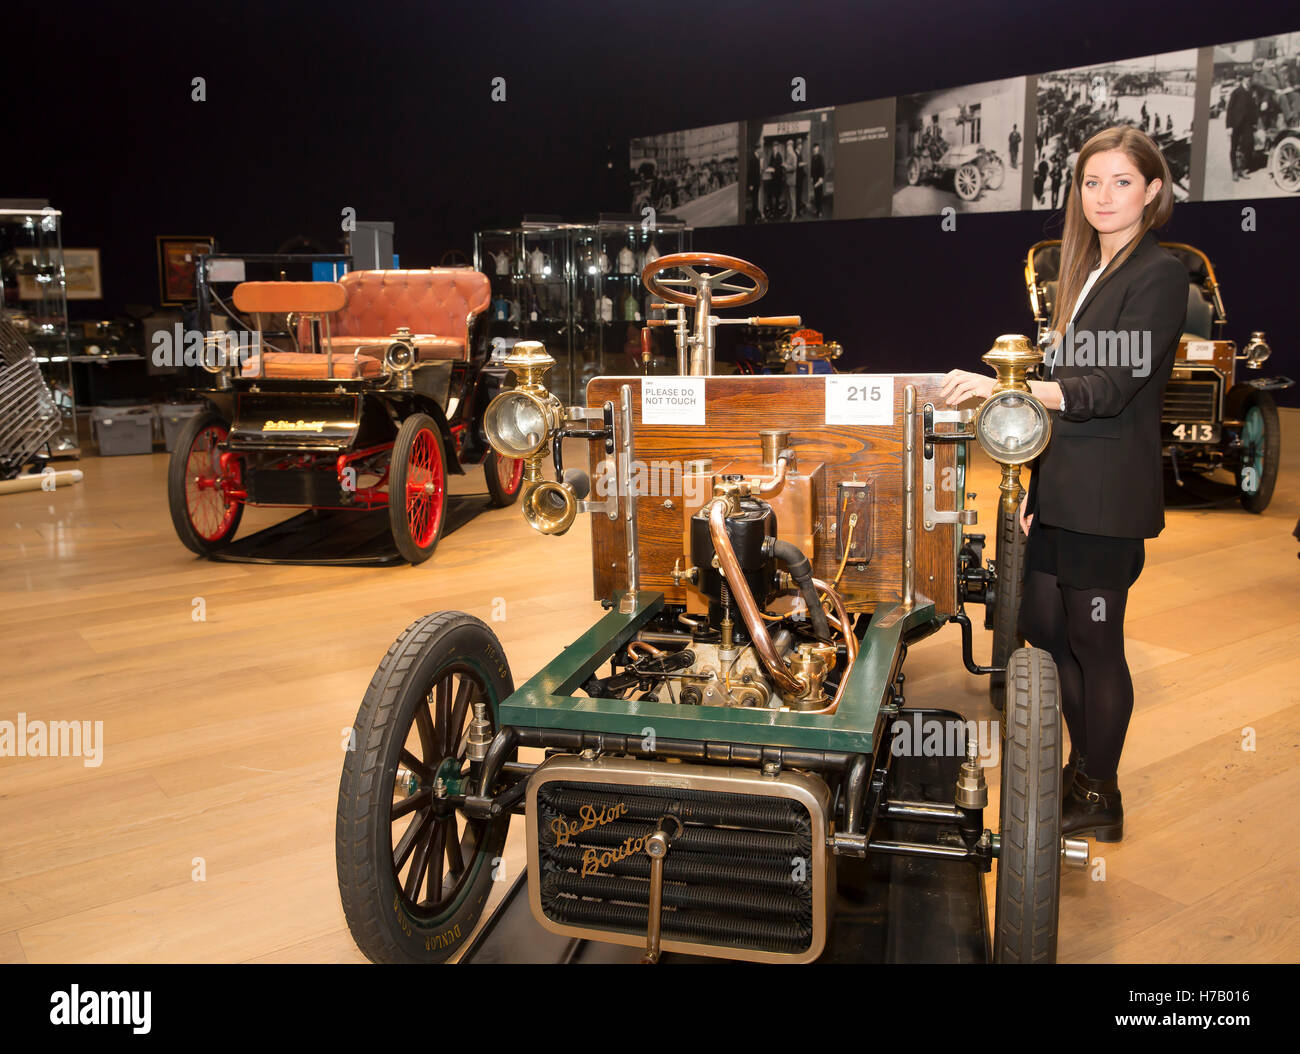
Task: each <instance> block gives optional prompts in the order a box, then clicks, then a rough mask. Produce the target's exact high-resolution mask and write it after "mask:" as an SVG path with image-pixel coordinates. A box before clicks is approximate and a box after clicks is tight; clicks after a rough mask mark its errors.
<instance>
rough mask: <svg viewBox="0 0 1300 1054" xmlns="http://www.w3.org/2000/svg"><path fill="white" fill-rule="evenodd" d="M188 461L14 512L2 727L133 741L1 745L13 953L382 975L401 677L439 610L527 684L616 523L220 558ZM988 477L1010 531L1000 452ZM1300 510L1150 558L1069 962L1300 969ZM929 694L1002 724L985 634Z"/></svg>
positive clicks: (0, 534)
mask: <svg viewBox="0 0 1300 1054" xmlns="http://www.w3.org/2000/svg"><path fill="white" fill-rule="evenodd" d="M1283 416H1284V422H1283V428H1284V430H1285V434H1284V442H1287V437H1289V439H1290V442H1289V450H1288V451H1287V454H1286V456H1285V457H1284V462H1283V463H1284V464H1288V465H1291V466H1300V413H1293V412H1284V415H1283ZM166 464H167V461H166V457H165V456H164V455H162V454H155V455H152V456H144V457H126V458H109V459H99V458H95V457H89V458H86V459H85V460H84V461H83V462H82V464H81V467H82V468H83V469H84V471H85V476H86V478H85V481H84V482H83V483H81V484H80V485H78V486H75V487H72V488H70V489H68V490H61V491H59V492H57V493H54V494H47V493H43V492H39V491H37V492H32V493H24V494H17V495H8V496H2V497H0V561H2V562H3V566H2V567H0V570H2V571H3V573H2V574H0V633H2V634H3V636H2V638H0V639H3V642H4V663H5V669H4V679H3V687H0V699H2V700H3V701H2V703H0V720H10V721H12V720H16V718H17V714H18V713H19V712H20V711H21V712H23V713H25V714H26V715H27V718H28V719H29V720H36V719H39V720H47V721H63V720H74V719H75V720H92V721H103V723H104V724H103V729H104V741H105V744H104V748H103V759H102V764H101V765H100V766H99V767H86V766H85V765H84V764H83V762H82V760H81V759H78V758H55V759H43V758H26V757H24V758H8V757H7V758H0V961H17V962H23V961H28V962H119V961H129V962H136V961H149V962H157V961H164V962H165V961H182V962H190V961H205V962H206V961H218V962H230V961H293V962H316V961H323V962H352V961H361V960H362V956H361V954H360V953H359V952H358V951H357V949H356V947H355V946H354V944H353V942H352V939H351V937H350V935H349V934H348V931H347V928H346V925H345V923H344V920H343V914H342V910H341V908H340V906H339V898H338V891H337V888H336V883H335V873H334V811H335V807H336V798H337V794H338V779H339V772H340V766H341V764H342V760H343V744H344V739H345V736H346V732H347V729H348V728H349V727H350V726H351V724H352V721H353V718H354V716H355V713H356V709H357V706H358V703H359V701H360V698H361V695H362V693H363V691H364V689H365V687H366V684H367V682H368V681H369V679H370V676H371V674H372V673H373V671H374V668H375V666H376V664H377V663H378V662H379V659H380V658H381V656H382V655H383V654H384V651H385V650H386V649H387V647H388V645H389V644H390V643H391V641H392V639H393V638H394V637H395V636H396V635H397V634H398V633H399V632H400V631H401V630H402V629H403V628H404V627H405V626H406V625H407V624H408V623H410V622H411V621H412V620H414V619H416V618H418V617H419V616H421V615H424V614H426V613H428V612H431V611H435V610H439V609H444V608H458V609H461V610H464V611H468V612H470V613H472V614H475V615H477V616H479V617H481V618H483V619H484V620H487V621H489V622H491V623H492V625H493V627H494V628H495V630H496V631H497V633H498V635H499V636H500V637H501V639H502V641H503V643H504V645H505V649H506V653H507V655H508V656H509V658H510V662H511V666H512V668H513V671H514V676H515V681H516V683H520V682H521V681H522V679H524V678H525V677H527V676H529V675H530V674H532V673H533V672H534V671H535V670H536V669H538V668H539V667H540V666H541V665H543V664H544V663H545V662H546V661H548V660H549V659H550V658H552V657H554V655H555V654H556V653H557V652H559V651H560V649H561V648H562V647H563V646H564V645H566V644H567V643H569V642H570V641H571V640H572V639H574V638H575V637H577V636H578V635H579V633H580V632H581V631H582V630H584V629H585V628H586V627H587V626H589V625H590V624H591V623H592V622H593V621H595V619H596V617H597V616H598V615H599V613H600V608H599V605H598V604H596V603H595V602H594V601H593V600H592V599H591V596H590V581H591V579H590V555H589V554H590V543H589V535H588V532H587V531H586V530H585V529H584V528H583V526H582V525H579V527H578V528H575V529H574V530H573V531H571V532H570V533H569V534H568V535H567V536H565V537H562V538H545V537H542V536H540V535H537V534H534V533H533V532H531V531H530V530H529V529H528V528H527V527H526V526H525V525H524V523H523V521H522V519H521V517H520V515H519V513H518V510H517V509H506V510H491V511H489V512H487V513H485V514H484V515H482V516H480V517H479V518H478V519H476V520H475V521H473V522H472V523H471V524H469V525H468V526H466V527H464V528H462V529H460V530H458V531H456V532H455V533H453V534H451V535H449V536H447V537H446V538H444V540H443V541H442V543H441V545H440V547H439V549H438V552H437V555H436V556H435V558H434V559H433V560H431V561H430V562H428V563H426V564H424V565H423V566H421V567H418V568H411V567H407V566H401V567H397V568H388V569H339V568H304V567H287V566H261V565H242V564H224V563H212V562H208V561H204V560H197V559H195V558H194V557H192V556H191V555H190V554H189V553H188V551H186V550H185V549H184V548H183V547H182V546H181V545H180V543H179V542H178V541H177V540H176V538H175V535H174V534H173V532H172V528H171V523H170V520H169V518H168V515H167V506H166V480H165V476H166ZM456 482H457V483H458V484H459V487H458V488H455V489H459V490H462V491H467V492H476V491H481V490H483V489H484V488H483V480H482V476H481V474H479V473H475V474H473V475H471V476H469V477H466V478H465V479H463V480H457V481H456ZM970 489H971V490H974V491H976V492H977V493H978V499H977V501H976V503H975V504H976V505H977V507H978V508H979V509H980V519H981V523H983V524H985V525H986V524H987V523H988V522H989V514H990V512H991V509H992V508H993V506H994V504H995V501H996V497H997V491H996V481H995V475H994V473H993V471H992V469H991V467H990V466H989V464H988V463H987V462H979V463H977V466H976V470H975V472H974V473H973V481H972V483H971V485H970ZM1298 495H1300V469H1297V468H1291V469H1290V470H1289V471H1285V472H1284V473H1283V476H1282V478H1281V479H1280V481H1279V484H1278V489H1277V494H1276V497H1275V498H1274V500H1273V503H1272V505H1271V507H1270V508H1269V510H1268V512H1267V513H1266V514H1265V515H1263V516H1260V517H1256V516H1252V515H1249V514H1247V513H1245V512H1243V511H1242V510H1241V509H1240V508H1238V507H1235V506H1234V507H1230V508H1227V509H1223V510H1215V511H1170V512H1169V514H1168V517H1167V521H1168V525H1167V527H1166V529H1165V532H1164V533H1163V534H1162V535H1161V537H1160V538H1159V539H1156V540H1154V541H1151V542H1149V543H1148V547H1147V553H1148V556H1147V564H1146V569H1145V571H1144V572H1143V574H1142V577H1141V579H1140V580H1139V582H1138V583H1137V586H1136V587H1135V589H1134V590H1133V593H1132V596H1131V599H1130V603H1129V611H1128V625H1127V639H1128V659H1129V664H1130V666H1131V668H1132V671H1133V679H1134V684H1135V688H1136V695H1137V703H1136V708H1135V712H1134V716H1133V722H1132V725H1131V726H1130V731H1129V737H1128V742H1127V745H1126V747H1125V751H1124V757H1123V761H1122V763H1121V768H1120V783H1121V786H1122V788H1123V793H1124V802H1125V811H1126V827H1125V841H1124V842H1123V843H1121V844H1119V845H1110V846H1100V847H1099V846H1095V845H1094V849H1096V850H1097V851H1099V853H1100V857H1099V858H1097V860H1096V861H1095V862H1094V865H1093V867H1092V868H1091V869H1089V870H1088V871H1086V872H1074V871H1072V872H1066V873H1065V875H1064V878H1063V896H1062V904H1061V916H1060V958H1061V960H1062V961H1076V962H1112V961H1114V962H1152V961H1155V962H1245V961H1251V962H1255V961H1263V962H1281V961H1289V962H1294V961H1296V960H1297V959H1300V911H1298V909H1297V903H1298V901H1297V899H1296V896H1295V892H1294V889H1295V885H1294V884H1295V882H1296V879H1297V876H1298V875H1300V837H1297V836H1298V835H1300V829H1298V828H1300V821H1298V820H1297V817H1298V816H1300V688H1298V687H1297V684H1300V648H1298V647H1297V642H1298V641H1300V602H1298V601H1297V594H1298V587H1300V573H1298V572H1300V561H1297V559H1296V552H1297V542H1296V540H1295V539H1294V538H1292V537H1291V530H1292V527H1293V525H1294V524H1295V522H1296V517H1297V514H1298V513H1300V500H1298V498H1297V496H1298ZM280 515H283V514H280ZM276 518H279V517H277V516H276V515H273V514H270V513H265V512H260V511H257V512H254V513H250V515H249V516H248V517H247V518H246V520H245V523H246V525H247V526H246V527H245V530H250V529H255V528H256V527H257V526H259V525H263V524H265V523H268V522H271V521H272V520H274V519H276ZM200 599H201V600H202V606H203V608H204V609H205V615H206V617H205V620H203V621H196V620H195V619H194V618H193V617H192V615H193V612H194V611H195V610H196V601H198V600H200ZM502 604H504V619H501V620H499V621H493V614H494V611H495V613H496V614H498V615H500V614H502ZM980 610H982V609H977V610H976V611H975V612H974V615H975V617H974V619H973V621H974V622H975V624H976V639H975V646H976V655H977V657H979V658H981V659H984V658H986V657H987V655H988V649H989V635H988V634H986V633H985V632H984V631H983V629H982V628H981V626H982V622H981V620H980V617H979V612H980ZM907 689H908V693H907V698H908V702H909V704H911V705H916V706H942V707H948V708H951V709H956V710H958V711H961V712H963V713H965V714H966V715H967V716H969V717H973V718H992V717H994V716H995V712H994V711H992V710H991V709H990V708H989V706H988V703H987V700H986V682H985V681H984V679H982V678H977V677H973V676H971V675H969V674H967V673H966V672H965V670H964V668H963V666H962V664H961V648H960V634H959V632H958V630H957V628H956V627H949V628H947V629H945V630H944V631H943V632H942V633H940V634H937V635H936V636H934V637H931V638H930V639H929V640H927V641H925V642H924V643H922V644H920V645H918V646H917V647H915V648H913V649H912V650H911V652H910V654H909V658H908V665H907ZM1247 735H1253V737H1254V745H1255V749H1254V750H1250V751H1248V750H1243V749H1242V744H1243V739H1244V737H1246V736H1247ZM990 785H991V791H992V797H993V801H992V803H991V808H990V810H989V812H988V813H987V814H986V823H988V824H989V826H992V827H995V828H996V826H997V802H996V788H997V778H996V773H993V772H990ZM521 828H522V824H520V823H516V824H515V825H514V827H513V828H512V832H511V839H510V855H509V856H508V858H507V868H508V872H507V875H506V877H508V878H513V877H514V875H515V874H517V869H518V868H520V867H521V866H522V858H523V853H522V833H521ZM200 869H201V871H202V875H201V879H202V880H196V874H197V873H198V872H199V871H200ZM504 888H505V883H500V884H498V890H503V889H504ZM992 888H993V886H992V876H990V881H989V884H988V891H989V893H990V895H991V892H992Z"/></svg>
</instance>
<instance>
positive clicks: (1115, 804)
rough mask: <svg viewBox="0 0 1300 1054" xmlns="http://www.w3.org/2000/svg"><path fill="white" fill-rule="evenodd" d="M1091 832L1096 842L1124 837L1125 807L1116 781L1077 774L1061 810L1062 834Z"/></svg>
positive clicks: (1118, 839)
mask: <svg viewBox="0 0 1300 1054" xmlns="http://www.w3.org/2000/svg"><path fill="white" fill-rule="evenodd" d="M1088 832H1091V833H1092V836H1093V837H1094V838H1096V839H1097V841H1099V842H1118V841H1121V840H1122V839H1123V837H1124V806H1123V803H1122V802H1121V801H1120V794H1119V784H1118V783H1117V782H1116V781H1115V780H1097V779H1093V778H1092V777H1090V776H1088V775H1087V774H1086V773H1084V772H1077V773H1076V774H1075V777H1074V786H1073V787H1072V788H1071V789H1070V793H1069V794H1068V795H1067V796H1066V797H1065V799H1064V805H1063V806H1062V808H1061V835H1062V836H1065V835H1074V834H1085V833H1088Z"/></svg>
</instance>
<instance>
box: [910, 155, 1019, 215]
mask: <svg viewBox="0 0 1300 1054" xmlns="http://www.w3.org/2000/svg"><path fill="white" fill-rule="evenodd" d="M1005 178H1006V166H1005V165H1004V164H1003V163H1002V158H1000V157H999V156H998V154H997V151H996V150H990V149H989V148H988V147H986V146H980V145H979V144H978V143H967V144H965V145H962V146H949V147H947V148H946V149H945V150H944V152H943V154H942V155H941V156H940V157H939V159H938V160H937V161H935V160H933V159H932V158H931V157H930V154H929V152H928V151H927V150H926V149H925V148H924V147H921V148H918V149H917V150H915V151H914V152H913V154H912V156H911V157H909V158H908V159H907V183H908V186H912V187H914V186H916V185H917V184H918V183H920V182H922V181H926V182H932V183H940V182H946V181H947V180H948V179H951V180H952V188H953V190H955V191H956V192H957V196H958V197H959V198H961V199H962V201H974V200H975V199H976V198H978V197H979V196H980V194H981V193H983V192H984V191H985V190H997V189H998V188H999V187H1001V186H1002V182H1003V180H1004V179H1005Z"/></svg>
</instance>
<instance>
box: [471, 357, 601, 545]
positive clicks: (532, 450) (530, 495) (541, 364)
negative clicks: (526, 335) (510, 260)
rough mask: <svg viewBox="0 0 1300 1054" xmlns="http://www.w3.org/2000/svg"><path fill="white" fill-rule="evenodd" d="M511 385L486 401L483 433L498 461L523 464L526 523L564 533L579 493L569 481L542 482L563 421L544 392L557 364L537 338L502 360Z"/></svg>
mask: <svg viewBox="0 0 1300 1054" xmlns="http://www.w3.org/2000/svg"><path fill="white" fill-rule="evenodd" d="M505 364H506V366H507V367H508V368H509V369H510V370H511V371H512V372H513V373H514V375H515V387H514V388H512V389H510V390H509V391H504V392H502V393H501V394H499V395H498V396H496V398H494V399H493V400H492V401H491V402H490V403H488V408H487V412H486V413H485V414H484V415H483V431H484V432H485V433H486V434H487V439H488V442H489V443H490V444H491V445H492V449H493V450H495V451H496V452H497V453H498V454H500V455H501V456H502V457H517V458H522V459H523V462H524V479H523V494H522V495H521V502H522V505H523V513H524V519H525V520H526V521H527V522H528V524H529V526H530V527H532V528H534V529H535V530H538V531H541V533H542V534H563V533H564V532H565V531H567V530H568V529H569V528H570V527H571V526H572V525H573V521H574V518H575V517H576V516H577V513H578V495H577V493H576V492H575V491H574V489H573V487H572V486H571V485H569V484H568V483H561V482H557V481H555V480H549V479H546V478H545V477H544V476H543V475H542V462H543V461H545V460H546V458H547V456H548V455H549V454H550V452H551V436H552V435H553V434H554V432H555V430H556V429H557V428H559V427H560V426H561V425H562V424H563V423H564V416H565V415H564V407H563V405H562V404H561V403H560V400H559V399H557V398H556V397H555V396H554V395H552V394H551V393H550V392H548V391H547V390H546V385H545V384H544V383H543V379H544V377H545V376H546V371H547V370H549V369H550V368H551V367H552V366H554V365H555V360H554V359H553V358H551V356H550V355H548V354H547V353H546V349H545V348H544V347H543V346H542V345H541V344H540V343H539V342H537V341H535V340H523V341H520V342H519V343H518V344H516V345H515V346H514V348H513V349H512V350H511V353H510V354H509V355H508V356H507V357H506V359H505Z"/></svg>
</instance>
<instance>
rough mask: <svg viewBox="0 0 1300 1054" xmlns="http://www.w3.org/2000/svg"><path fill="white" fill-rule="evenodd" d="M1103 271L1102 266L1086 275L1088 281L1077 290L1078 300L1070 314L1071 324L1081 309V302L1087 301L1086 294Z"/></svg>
mask: <svg viewBox="0 0 1300 1054" xmlns="http://www.w3.org/2000/svg"><path fill="white" fill-rule="evenodd" d="M1103 270H1105V267H1104V265H1103V266H1098V268H1097V269H1096V270H1095V271H1093V272H1092V273H1091V274H1089V275H1088V280H1087V281H1086V282H1084V283H1083V288H1082V289H1080V290H1079V299H1078V300H1076V301H1075V302H1074V311H1073V312H1072V313H1071V314H1070V321H1071V322H1073V321H1074V320H1075V319H1076V318H1078V316H1079V308H1081V307H1083V302H1084V301H1085V300H1087V299H1088V292H1089V290H1091V289H1092V283H1093V282H1095V281H1096V280H1097V276H1098V275H1099V274H1101V272H1102V271H1103Z"/></svg>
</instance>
